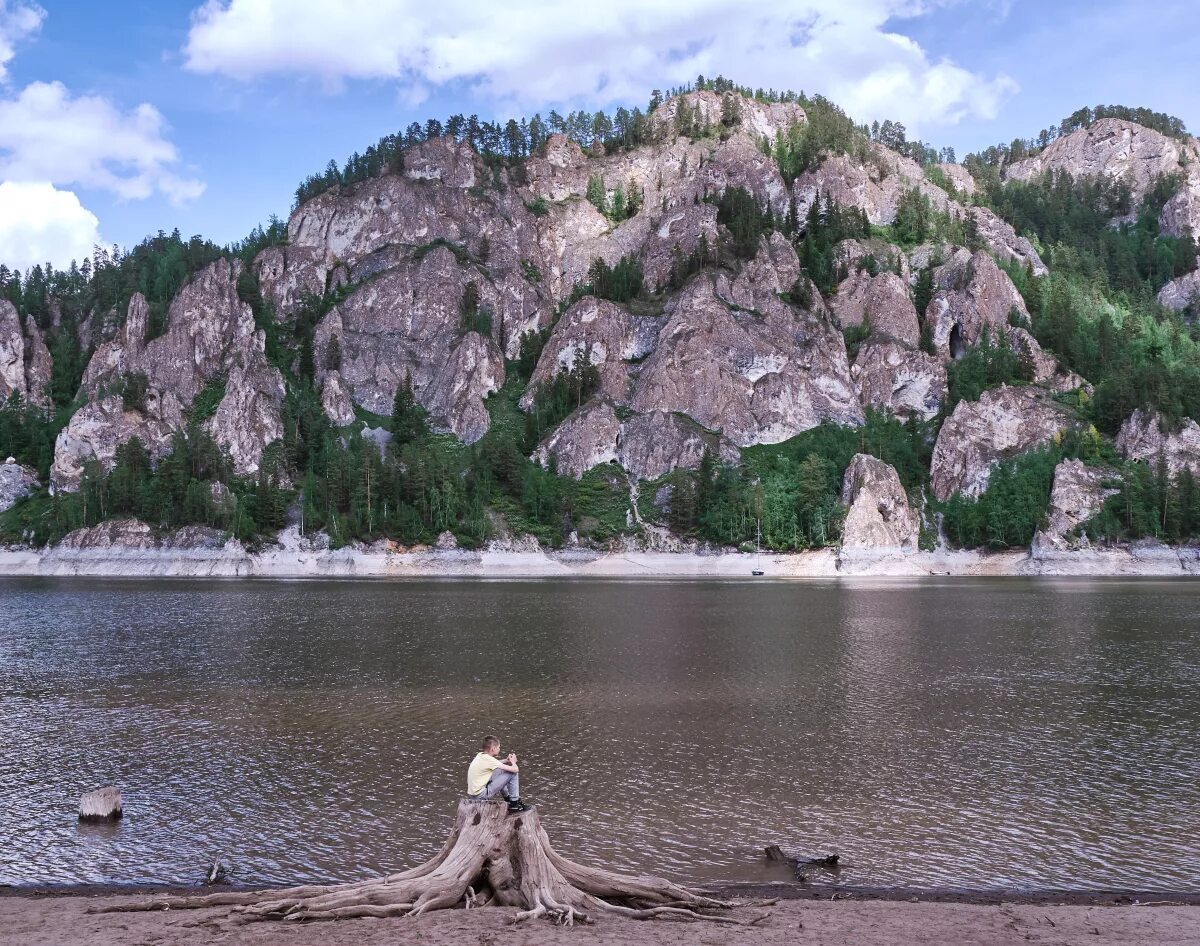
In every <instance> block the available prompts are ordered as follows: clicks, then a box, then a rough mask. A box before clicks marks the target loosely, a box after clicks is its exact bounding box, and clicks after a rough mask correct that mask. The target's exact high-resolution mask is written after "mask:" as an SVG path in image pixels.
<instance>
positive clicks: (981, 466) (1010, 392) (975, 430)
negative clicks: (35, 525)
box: [931, 385, 1072, 500]
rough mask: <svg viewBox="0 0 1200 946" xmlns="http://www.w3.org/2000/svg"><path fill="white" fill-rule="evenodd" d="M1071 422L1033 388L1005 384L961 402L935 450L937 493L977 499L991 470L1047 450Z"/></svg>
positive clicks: (934, 477)
mask: <svg viewBox="0 0 1200 946" xmlns="http://www.w3.org/2000/svg"><path fill="white" fill-rule="evenodd" d="M1071 424H1072V420H1071V417H1070V415H1069V414H1068V413H1067V412H1066V411H1065V410H1064V409H1063V408H1061V407H1060V406H1059V405H1057V404H1056V403H1054V401H1052V400H1051V399H1050V398H1049V397H1048V396H1047V393H1046V392H1045V391H1044V390H1042V389H1039V388H1035V387H1009V386H1007V385H1003V386H1001V387H999V388H994V389H992V390H990V391H984V392H983V395H982V396H981V397H980V398H979V400H978V401H959V403H958V404H957V406H956V407H955V408H954V413H953V414H951V415H950V417H949V418H948V419H947V420H946V422H945V423H944V424H943V425H942V429H941V430H940V431H939V432H938V437H937V442H936V443H935V444H934V447H933V462H932V467H931V475H932V483H933V494H934V495H935V496H936V497H937V498H938V499H941V500H945V499H949V498H950V497H951V496H953V495H954V494H955V493H962V494H963V495H965V496H971V497H974V496H978V495H979V494H980V493H982V492H983V491H984V490H985V489H987V484H988V481H989V480H990V479H991V476H992V471H993V470H994V469H995V468H996V466H997V464H999V463H1000V462H1001V461H1002V460H1007V459H1010V458H1012V457H1015V456H1019V455H1020V454H1022V453H1027V452H1028V451H1030V450H1034V449H1036V448H1037V447H1040V446H1044V445H1046V444H1048V443H1050V442H1051V441H1052V440H1054V438H1055V437H1057V436H1058V435H1059V434H1061V433H1063V432H1064V431H1066V430H1067V429H1068V428H1069V427H1070V426H1071Z"/></svg>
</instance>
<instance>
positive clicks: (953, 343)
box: [950, 322, 967, 361]
mask: <svg viewBox="0 0 1200 946" xmlns="http://www.w3.org/2000/svg"><path fill="white" fill-rule="evenodd" d="M966 353H967V344H966V342H964V341H963V332H962V323H961V322H955V323H954V328H952V329H950V357H951V358H953V359H954V360H955V361H958V360H959V359H960V358H962V356H963V355H965V354H966Z"/></svg>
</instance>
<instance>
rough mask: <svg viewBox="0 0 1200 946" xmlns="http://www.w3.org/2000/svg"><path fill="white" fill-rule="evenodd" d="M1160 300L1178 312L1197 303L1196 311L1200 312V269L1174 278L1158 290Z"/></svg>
mask: <svg viewBox="0 0 1200 946" xmlns="http://www.w3.org/2000/svg"><path fill="white" fill-rule="evenodd" d="M1158 301H1159V302H1160V303H1161V304H1162V305H1165V306H1166V307H1167V308H1168V309H1174V310H1175V311H1176V312H1182V311H1183V310H1184V309H1186V308H1187V307H1188V306H1190V305H1192V304H1193V303H1195V306H1196V308H1195V310H1194V311H1196V312H1198V313H1200V269H1197V270H1193V271H1192V272H1190V273H1187V274H1185V275H1183V276H1179V277H1178V278H1176V279H1172V280H1171V281H1170V282H1169V283H1167V284H1166V285H1165V286H1163V287H1162V288H1161V289H1160V290H1158Z"/></svg>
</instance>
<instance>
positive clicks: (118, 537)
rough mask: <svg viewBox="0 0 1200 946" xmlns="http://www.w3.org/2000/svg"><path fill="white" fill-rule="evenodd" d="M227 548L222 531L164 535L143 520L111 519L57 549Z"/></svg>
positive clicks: (192, 529)
mask: <svg viewBox="0 0 1200 946" xmlns="http://www.w3.org/2000/svg"><path fill="white" fill-rule="evenodd" d="M225 545H226V535H225V533H224V532H222V531H221V530H220V529H210V528H208V527H206V526H195V525H192V526H185V527H184V528H182V529H177V530H174V531H169V532H164V533H160V532H157V531H156V530H154V529H153V528H151V527H150V526H149V525H147V524H146V523H144V522H142V521H141V520H140V519H109V520H108V521H107V522H101V523H99V524H97V525H94V526H90V527H89V528H85V529H76V530H75V531H74V532H70V533H68V534H67V535H65V536H63V539H62V541H61V542H59V544H58V545H57V546H55V548H56V550H59V549H63V550H75V551H95V552H103V551H108V550H115V551H122V552H126V551H128V552H147V551H153V550H171V549H179V550H187V551H195V550H196V549H220V548H222V547H224V546H225Z"/></svg>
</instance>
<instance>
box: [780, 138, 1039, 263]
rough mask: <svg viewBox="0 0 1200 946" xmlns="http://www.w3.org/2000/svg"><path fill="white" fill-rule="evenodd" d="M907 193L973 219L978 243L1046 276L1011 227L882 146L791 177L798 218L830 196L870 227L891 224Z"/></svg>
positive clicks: (1033, 252)
mask: <svg viewBox="0 0 1200 946" xmlns="http://www.w3.org/2000/svg"><path fill="white" fill-rule="evenodd" d="M911 189H916V190H917V191H918V192H920V193H921V194H923V195H924V196H925V197H927V198H929V202H930V205H931V206H932V207H933V208H934V209H935V210H939V211H945V212H947V213H949V214H951V215H953V216H958V217H961V218H964V219H965V218H966V217H967V216H970V217H973V218H974V221H975V225H976V228H977V229H978V231H979V236H980V239H981V240H983V242H984V243H985V244H986V245H987V247H988V249H989V250H991V252H993V253H995V254H996V255H997V256H998V257H1000V258H1001V259H1003V260H1009V261H1014V262H1017V263H1019V264H1020V265H1022V266H1030V267H1032V268H1033V271H1034V274H1035V275H1038V276H1044V275H1045V274H1046V272H1047V270H1046V266H1045V264H1044V263H1043V262H1042V260H1041V257H1039V256H1038V253H1037V251H1036V250H1035V249H1034V247H1033V245H1032V244H1031V243H1030V242H1029V241H1028V240H1027V239H1026V238H1025V237H1022V236H1018V235H1017V232H1016V231H1015V230H1014V229H1013V228H1012V226H1011V225H1009V224H1008V223H1006V222H1005V221H1003V220H1001V219H1000V218H999V217H997V216H996V215H995V214H994V213H992V212H991V211H990V210H988V209H987V208H986V207H965V206H964V205H962V204H961V203H959V202H958V201H955V200H952V199H951V198H950V196H949V195H948V194H947V193H946V192H945V191H944V190H942V189H941V188H940V187H938V186H937V185H935V184H933V183H932V182H931V181H930V180H929V179H928V178H927V177H926V176H925V173H924V171H922V170H921V167H920V165H918V164H917V163H916V162H915V161H913V160H912V159H910V158H906V157H903V156H901V155H899V154H896V153H895V152H893V151H889V150H888V149H887V148H884V147H882V146H881V145H874V146H873V148H872V155H871V160H870V161H868V162H867V163H866V164H860V163H859V162H857V161H855V160H854V159H852V158H851V157H849V156H847V155H831V156H830V157H827V158H826V159H825V160H824V162H822V164H821V165H820V167H818V168H817V169H816V170H815V171H807V172H805V173H804V174H802V175H800V176H799V177H798V178H796V182H795V184H794V186H793V193H794V195H795V200H796V206H797V208H798V210H799V212H800V216H801V218H803V217H804V214H805V213H807V212H808V208H809V207H811V206H812V202H813V201H814V200H816V199H817V198H818V195H819V196H820V198H821V199H822V200H824V199H825V198H826V197H829V198H831V199H832V200H833V202H834V203H836V204H838V205H840V206H842V207H858V208H860V209H861V210H863V211H865V213H866V215H867V219H868V220H870V221H871V223H874V224H890V223H892V222H893V221H894V220H895V219H896V210H897V208H898V207H899V205H900V198H901V197H902V196H903V195H904V192H905V191H907V190H911Z"/></svg>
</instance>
